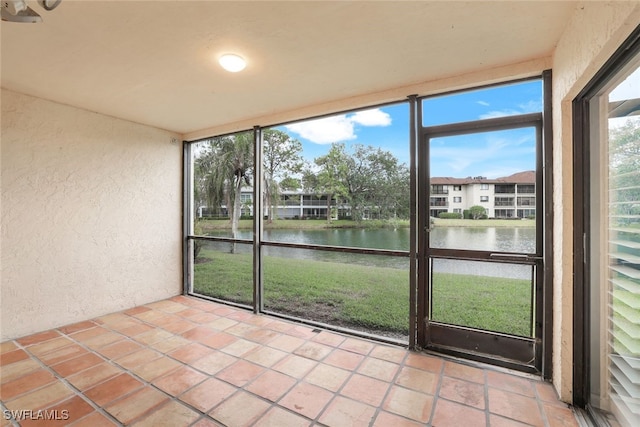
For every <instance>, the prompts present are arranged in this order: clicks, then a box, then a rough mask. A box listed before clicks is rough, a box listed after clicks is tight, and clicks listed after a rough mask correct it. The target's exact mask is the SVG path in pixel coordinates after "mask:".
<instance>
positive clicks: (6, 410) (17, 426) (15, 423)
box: [0, 400, 20, 427]
mask: <svg viewBox="0 0 640 427" xmlns="http://www.w3.org/2000/svg"><path fill="white" fill-rule="evenodd" d="M0 410H1V411H2V416H3V418H4V419H5V420H7V421H9V423H10V424H11V425H12V426H13V427H20V424H18V421H16V420H15V419H14V418H13V414H12V413H11V411H9V408H7V407H6V406H5V404H4V402H3V401H2V400H0ZM6 414H10V418H9V419H7V418H6Z"/></svg>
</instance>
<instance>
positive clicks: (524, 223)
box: [433, 218, 536, 227]
mask: <svg viewBox="0 0 640 427" xmlns="http://www.w3.org/2000/svg"><path fill="white" fill-rule="evenodd" d="M433 224H434V225H435V226H436V227H535V226H536V221H535V220H534V219H475V220H474V219H441V218H435V219H434V220H433Z"/></svg>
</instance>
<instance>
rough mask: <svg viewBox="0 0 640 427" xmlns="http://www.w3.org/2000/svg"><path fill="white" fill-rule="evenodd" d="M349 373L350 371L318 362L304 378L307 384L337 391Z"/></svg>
mask: <svg viewBox="0 0 640 427" xmlns="http://www.w3.org/2000/svg"><path fill="white" fill-rule="evenodd" d="M350 375H351V372H350V371H347V370H344V369H340V368H336V367H335V366H330V365H325V364H324V363H320V364H319V365H318V366H316V367H315V368H313V370H312V371H311V372H309V374H308V375H307V376H306V377H305V378H304V380H305V381H306V382H308V383H309V384H313V385H317V386H319V387H322V388H325V389H327V390H329V391H332V392H334V393H335V392H337V391H338V390H339V389H340V387H342V385H343V384H344V383H345V382H346V381H347V378H349V376H350Z"/></svg>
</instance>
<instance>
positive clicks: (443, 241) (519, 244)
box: [216, 227, 536, 279]
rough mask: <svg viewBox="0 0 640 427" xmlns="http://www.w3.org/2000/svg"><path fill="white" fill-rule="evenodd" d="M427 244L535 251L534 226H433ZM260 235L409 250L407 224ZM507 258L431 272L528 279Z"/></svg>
mask: <svg viewBox="0 0 640 427" xmlns="http://www.w3.org/2000/svg"><path fill="white" fill-rule="evenodd" d="M223 233H224V232H223ZM430 234H431V235H430V239H431V246H432V247H434V248H446V249H467V250H483V251H492V252H518V253H535V240H536V236H535V229H534V228H516V227H514V228H507V227H436V228H435V229H434V230H433V231H432V232H431V233H430ZM222 235H224V234H222ZM238 237H239V238H241V239H247V240H250V239H252V238H253V233H252V231H250V230H242V231H241V232H240V234H239V236H238ZM264 240H265V241H272V242H282V243H299V244H311V245H327V246H346V247H360V248H373V249H390V250H405V251H408V250H409V229H407V228H401V229H395V230H394V229H374V230H367V229H326V230H265V232H264ZM216 247H217V249H218V250H222V251H224V250H225V248H230V244H229V243H222V242H218V243H216ZM251 250H252V247H251V245H240V246H239V247H238V248H236V251H241V252H247V253H250V252H251ZM263 254H264V255H265V256H277V257H284V258H294V259H313V260H317V261H330V262H342V263H346V264H359V265H372V266H378V267H389V268H398V269H408V268H409V259H408V256H407V257H392V256H382V257H380V256H371V255H360V254H350V253H343V252H328V251H318V250H304V249H300V250H295V251H292V250H290V249H285V248H277V247H273V246H265V247H264V249H263ZM508 267H509V265H506V264H497V263H487V266H486V267H485V268H484V269H483V271H482V272H481V273H479V272H478V270H477V263H474V262H471V261H457V262H454V261H449V260H441V261H439V263H438V264H437V266H436V267H435V268H434V271H435V272H458V273H461V274H471V273H474V274H481V275H488V276H495V277H513V275H514V274H516V275H517V277H518V278H521V279H529V278H530V277H531V276H530V272H528V273H527V272H524V273H523V270H518V273H514V271H511V270H510V269H509V268H508Z"/></svg>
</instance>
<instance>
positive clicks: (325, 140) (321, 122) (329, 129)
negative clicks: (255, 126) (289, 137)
mask: <svg viewBox="0 0 640 427" xmlns="http://www.w3.org/2000/svg"><path fill="white" fill-rule="evenodd" d="M285 127H286V128H287V130H290V131H291V132H294V133H297V134H298V135H300V136H301V137H303V138H304V139H308V140H309V141H311V142H315V143H316V144H331V143H333V142H339V141H348V140H351V139H356V134H355V133H354V132H353V122H352V121H351V120H349V119H347V117H346V116H344V115H342V116H332V117H326V118H323V119H317V120H309V121H306V122H301V123H294V124H292V125H287V126H285Z"/></svg>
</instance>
